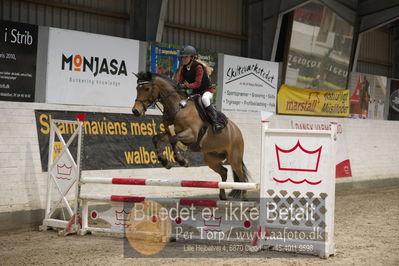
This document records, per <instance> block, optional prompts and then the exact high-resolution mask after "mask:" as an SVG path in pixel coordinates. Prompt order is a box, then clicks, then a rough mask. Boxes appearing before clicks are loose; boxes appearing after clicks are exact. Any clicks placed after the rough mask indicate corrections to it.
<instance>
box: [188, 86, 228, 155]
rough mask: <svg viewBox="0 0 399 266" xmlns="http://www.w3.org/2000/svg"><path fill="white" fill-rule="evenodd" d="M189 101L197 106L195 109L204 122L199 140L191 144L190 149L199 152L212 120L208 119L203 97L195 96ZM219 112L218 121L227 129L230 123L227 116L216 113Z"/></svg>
mask: <svg viewBox="0 0 399 266" xmlns="http://www.w3.org/2000/svg"><path fill="white" fill-rule="evenodd" d="M189 100H191V101H193V102H194V104H195V107H196V109H197V111H198V114H199V116H200V118H201V119H202V121H203V122H204V126H203V127H202V128H201V130H200V131H199V132H198V138H197V142H195V143H192V144H190V145H189V146H188V147H189V149H190V150H191V151H199V150H200V148H201V147H200V143H201V140H202V138H203V137H204V135H205V133H206V131H207V129H208V128H209V126H210V125H211V122H210V119H209V118H208V115H207V113H206V111H205V107H204V105H203V104H202V100H201V95H199V94H194V95H192V96H190V98H189ZM216 112H217V120H218V122H219V123H221V124H223V126H224V127H226V125H227V123H228V118H227V116H226V115H225V114H223V113H222V112H219V111H216Z"/></svg>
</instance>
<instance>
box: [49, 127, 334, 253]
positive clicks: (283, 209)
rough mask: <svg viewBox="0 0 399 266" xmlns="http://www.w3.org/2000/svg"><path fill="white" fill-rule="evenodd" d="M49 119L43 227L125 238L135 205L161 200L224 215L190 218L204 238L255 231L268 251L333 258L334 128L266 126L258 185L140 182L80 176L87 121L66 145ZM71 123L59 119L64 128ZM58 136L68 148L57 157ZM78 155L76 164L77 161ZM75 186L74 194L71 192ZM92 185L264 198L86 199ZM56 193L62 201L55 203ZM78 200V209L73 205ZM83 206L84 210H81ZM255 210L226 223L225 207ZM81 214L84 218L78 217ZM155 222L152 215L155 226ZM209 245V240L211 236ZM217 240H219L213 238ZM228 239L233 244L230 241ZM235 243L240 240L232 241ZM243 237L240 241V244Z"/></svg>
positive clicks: (255, 241)
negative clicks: (96, 205)
mask: <svg viewBox="0 0 399 266" xmlns="http://www.w3.org/2000/svg"><path fill="white" fill-rule="evenodd" d="M57 122H59V121H58V120H52V122H51V133H50V147H49V151H50V152H49V179H48V195H47V206H46V216H45V219H44V221H43V226H42V229H46V228H47V227H55V228H62V229H64V232H65V233H68V232H67V231H75V232H77V231H79V232H80V233H81V234H85V233H86V232H90V231H100V232H111V233H123V232H125V229H126V228H128V227H129V226H131V223H130V221H129V220H128V219H127V218H126V217H127V215H129V213H130V212H131V209H126V207H125V206H126V205H125V203H126V202H128V203H132V204H134V205H133V206H136V205H137V204H140V203H143V202H149V201H151V200H156V201H157V202H161V203H162V204H177V205H179V206H191V207H192V208H194V206H196V207H201V208H206V207H214V208H216V207H217V208H218V209H219V212H215V213H212V214H211V215H208V216H206V217H205V216H203V215H202V216H201V215H200V214H196V215H195V217H196V219H194V220H195V222H193V221H187V222H186V223H187V225H189V226H191V227H194V228H195V227H198V228H200V229H199V230H200V231H201V232H202V231H204V232H206V233H218V234H225V233H226V232H228V231H229V230H230V231H231V229H232V228H233V229H234V230H252V231H254V232H255V237H254V238H253V239H251V241H249V242H252V244H253V245H256V246H258V247H263V246H269V247H274V248H275V249H277V250H281V251H292V252H304V253H310V254H317V255H319V256H320V257H324V258H326V257H328V256H330V255H332V254H334V208H335V205H334V202H335V164H334V162H335V160H334V157H335V142H336V125H332V130H331V131H324V130H323V131H321V130H314V131H309V130H295V129H269V128H268V126H269V123H268V122H263V123H262V146H261V160H260V165H261V176H260V183H235V182H219V181H197V180H170V179H155V178H154V179H141V178H106V177H81V169H80V157H81V154H80V153H81V135H82V123H81V122H73V121H70V123H77V124H78V127H77V130H76V132H75V134H73V136H72V137H71V138H70V139H69V141H68V142H67V143H65V141H64V139H63V137H62V135H61V134H60V132H59V130H58V128H57V126H56V123H57ZM66 122H68V121H62V123H66ZM55 135H57V136H58V139H59V140H60V142H61V143H62V145H63V147H64V149H63V150H62V151H61V153H60V155H59V156H58V157H57V158H56V159H54V156H53V151H54V139H55ZM73 141H76V142H77V146H78V149H77V155H76V156H75V157H74V156H72V155H71V152H70V150H69V146H70V145H71V143H72V142H73ZM74 158H77V160H74ZM75 184H76V186H75V189H74V191H75V193H73V191H72V187H73V186H74V185H75ZM90 184H104V185H124V186H159V187H162V186H168V187H189V188H198V189H201V188H213V189H241V190H252V191H258V192H259V200H258V201H255V202H226V201H218V200H202V199H171V198H164V199H162V200H160V199H151V198H148V197H143V196H132V195H124V196H122V195H103V194H82V193H81V186H90ZM54 187H55V191H56V192H57V193H58V194H59V197H58V198H55V200H54V198H53V194H54V191H52V190H54ZM70 199H73V207H71V206H72V204H71V203H70ZM93 202H108V203H109V204H111V207H110V208H108V209H106V210H104V208H103V210H96V209H95V210H92V211H90V212H89V207H90V203H93ZM79 204H80V205H81V206H79ZM233 205H234V206H240V207H244V208H258V210H259V217H258V218H259V219H257V220H256V221H253V220H242V221H236V222H232V221H229V223H226V221H225V220H226V219H225V218H226V217H223V214H226V213H227V212H224V211H223V208H228V207H230V208H231V207H232V206H233ZM62 206H64V207H66V209H67V211H68V214H69V217H72V219H64V220H62V219H57V218H54V217H53V214H54V212H55V210H56V209H60V207H62ZM76 214H78V215H79V216H80V217H81V218H82V221H81V226H79V224H78V220H79V219H75V217H76ZM89 219H91V220H96V219H101V220H103V221H106V222H107V223H109V224H110V227H108V228H100V227H95V226H93V225H89ZM155 220H156V217H154V221H155ZM173 222H174V224H175V225H181V224H184V223H185V221H184V219H182V217H176V218H175V219H174V221H173ZM208 240H209V239H208ZM214 240H219V241H220V238H219V239H214ZM230 240H231V239H230ZM235 240H237V239H235ZM238 240H240V239H238Z"/></svg>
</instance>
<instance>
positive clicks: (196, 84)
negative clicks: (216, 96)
mask: <svg viewBox="0 0 399 266" xmlns="http://www.w3.org/2000/svg"><path fill="white" fill-rule="evenodd" d="M178 56H179V58H180V59H181V66H180V67H179V70H178V71H177V73H176V81H177V82H178V86H177V87H178V89H179V90H192V93H193V94H200V95H201V100H202V103H203V105H204V107H205V110H206V113H207V114H208V117H209V118H210V119H211V123H212V125H213V130H214V131H215V132H218V131H219V130H221V129H222V128H223V125H221V124H220V123H218V121H217V113H216V110H215V108H214V107H213V105H212V104H211V100H212V97H213V93H212V87H211V81H210V79H209V76H208V73H207V66H205V65H204V64H203V63H202V62H199V61H198V59H197V51H196V49H195V48H194V47H193V46H190V45H186V46H184V47H183V48H181V49H180V51H179V52H178Z"/></svg>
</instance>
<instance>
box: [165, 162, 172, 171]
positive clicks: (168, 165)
mask: <svg viewBox="0 0 399 266" xmlns="http://www.w3.org/2000/svg"><path fill="white" fill-rule="evenodd" d="M164 167H165V168H166V169H168V170H169V169H170V168H172V164H171V163H170V162H168V163H167V164H166V165H164Z"/></svg>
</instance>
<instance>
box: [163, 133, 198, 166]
mask: <svg viewBox="0 0 399 266" xmlns="http://www.w3.org/2000/svg"><path fill="white" fill-rule="evenodd" d="M196 140H197V138H196V135H195V134H194V133H193V130H192V129H191V128H188V129H186V130H184V131H182V132H179V133H178V134H177V135H174V136H172V137H171V138H170V144H171V145H172V149H173V154H174V157H175V160H176V161H177V162H178V163H179V164H180V165H181V166H184V167H188V166H189V162H188V160H187V159H186V158H184V157H183V156H182V155H181V153H180V150H179V148H178V147H177V142H178V141H181V142H183V143H193V142H195V141H196Z"/></svg>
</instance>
